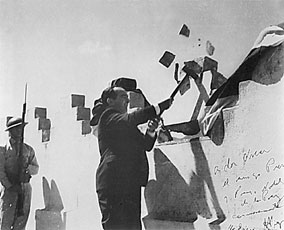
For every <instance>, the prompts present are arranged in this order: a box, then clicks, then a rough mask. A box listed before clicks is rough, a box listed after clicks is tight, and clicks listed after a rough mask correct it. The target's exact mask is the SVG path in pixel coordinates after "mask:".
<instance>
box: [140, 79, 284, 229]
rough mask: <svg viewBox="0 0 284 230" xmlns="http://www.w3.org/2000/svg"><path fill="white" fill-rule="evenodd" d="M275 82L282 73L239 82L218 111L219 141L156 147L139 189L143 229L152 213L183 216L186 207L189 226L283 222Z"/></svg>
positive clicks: (279, 98) (282, 85) (279, 104)
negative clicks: (233, 100) (235, 99)
mask: <svg viewBox="0 0 284 230" xmlns="http://www.w3.org/2000/svg"><path fill="white" fill-rule="evenodd" d="M283 89H284V82H283V80H282V81H280V82H278V83H277V84H274V85H270V86H264V85H260V84H258V83H255V82H253V81H246V82H242V83H241V84H240V97H239V104H238V105H237V106H235V107H233V108H228V109H225V110H224V111H223V116H224V121H225V122H224V125H223V128H224V134H225V135H224V138H223V141H222V143H221V144H220V145H219V146H217V145H216V144H214V142H213V141H212V140H210V139H209V138H207V137H202V138H198V139H193V140H190V139H182V140H180V141H175V142H168V143H164V144H160V145H159V146H157V147H156V149H155V151H154V154H153V155H152V154H150V158H149V160H150V162H151V163H150V172H152V173H151V174H150V179H151V180H150V183H149V184H148V185H147V187H146V189H145V196H146V204H147V208H148V217H149V218H150V219H151V221H152V222H151V223H152V227H151V228H148V229H154V227H153V224H154V223H153V220H155V219H158V220H159V221H158V222H157V223H156V224H157V226H159V225H160V224H161V221H162V220H167V221H168V220H174V221H189V217H190V216H193V215H194V214H196V215H197V216H198V220H197V221H195V222H194V223H193V225H194V227H195V229H209V225H208V224H209V223H215V227H216V226H217V229H238V227H239V226H242V227H244V228H246V229H253V228H255V229H262V228H264V227H265V226H264V225H265V224H267V223H269V220H270V222H271V220H272V223H271V224H272V226H274V227H276V225H277V221H278V222H281V221H282V223H283V216H284V209H283V196H284V183H283V181H284V166H283V160H284V158H283V152H284V145H283V136H284V130H283V129H282V128H281V127H284V119H283V117H284V98H283ZM268 124H269V125H268ZM181 200H183V201H184V202H180V201H181ZM187 206H189V207H187ZM175 210H178V212H175ZM189 212H190V215H189ZM225 216H226V218H225ZM144 222H145V226H147V224H149V223H148V222H149V221H148V222H147V220H146V221H145V219H144ZM146 222H147V223H146ZM173 223H174V222H173ZM201 223H207V226H206V225H202V227H200V226H201ZM210 226H212V225H210ZM173 229H183V228H182V227H181V226H180V227H179V226H178V225H176V227H175V228H173Z"/></svg>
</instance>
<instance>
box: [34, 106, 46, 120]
mask: <svg viewBox="0 0 284 230" xmlns="http://www.w3.org/2000/svg"><path fill="white" fill-rule="evenodd" d="M46 114H47V109H46V108H40V107H35V118H46Z"/></svg>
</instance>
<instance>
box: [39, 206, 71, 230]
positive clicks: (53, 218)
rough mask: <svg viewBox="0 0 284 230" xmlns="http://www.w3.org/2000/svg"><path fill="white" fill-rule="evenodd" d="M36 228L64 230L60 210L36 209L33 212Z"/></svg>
mask: <svg viewBox="0 0 284 230" xmlns="http://www.w3.org/2000/svg"><path fill="white" fill-rule="evenodd" d="M35 220H36V230H66V226H65V221H64V218H62V215H61V213H60V212H57V211H46V210H40V209H37V210H36V212H35Z"/></svg>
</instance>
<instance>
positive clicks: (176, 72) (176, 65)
mask: <svg viewBox="0 0 284 230" xmlns="http://www.w3.org/2000/svg"><path fill="white" fill-rule="evenodd" d="M178 70H179V64H178V63H176V64H175V72H174V79H175V81H176V82H177V83H179V80H178V78H179V72H178Z"/></svg>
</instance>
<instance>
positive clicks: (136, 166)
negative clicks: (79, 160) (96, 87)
mask: <svg viewBox="0 0 284 230" xmlns="http://www.w3.org/2000/svg"><path fill="white" fill-rule="evenodd" d="M172 101H173V99H172V98H170V99H167V100H165V101H163V102H161V103H159V104H158V105H157V106H148V107H145V108H144V109H140V110H137V111H134V112H132V113H127V106H128V103H129V98H128V95H127V92H126V91H125V90H124V89H123V88H121V87H109V88H107V89H105V90H104V91H103V93H102V95H101V100H100V102H99V103H98V105H97V106H98V109H97V108H96V105H95V108H94V109H93V111H99V114H96V113H95V114H94V117H93V119H92V121H93V122H92V125H96V124H97V122H98V143H99V150H100V155H101V160H100V164H99V167H98V169H97V172H96V189H97V194H98V200H99V206H100V209H101V212H102V226H103V228H104V229H123V230H130V229H131V230H140V229H141V228H142V226H141V186H145V185H146V183H147V181H148V173H149V172H148V170H149V167H148V161H147V157H146V154H145V153H146V151H150V150H151V149H152V148H153V146H154V143H155V140H156V136H157V135H156V132H155V130H156V128H157V127H158V120H159V119H157V117H158V116H159V115H160V114H161V113H162V112H163V111H164V110H166V109H168V108H169V107H170V106H171V104H172ZM147 121H148V127H147V130H146V133H141V132H140V131H139V130H138V128H137V125H139V124H143V123H146V122H147Z"/></svg>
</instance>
